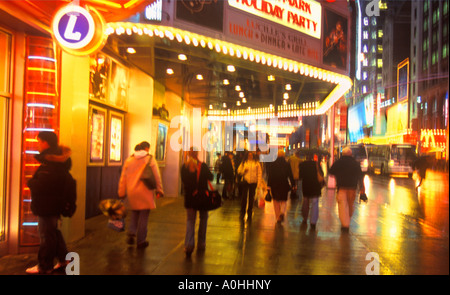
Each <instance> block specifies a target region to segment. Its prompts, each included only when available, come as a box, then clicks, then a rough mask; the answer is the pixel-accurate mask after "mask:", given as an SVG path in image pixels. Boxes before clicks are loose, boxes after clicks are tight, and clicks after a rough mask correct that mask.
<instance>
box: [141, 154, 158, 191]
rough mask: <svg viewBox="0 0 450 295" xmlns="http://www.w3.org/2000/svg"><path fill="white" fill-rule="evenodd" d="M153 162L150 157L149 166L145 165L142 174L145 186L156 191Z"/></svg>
mask: <svg viewBox="0 0 450 295" xmlns="http://www.w3.org/2000/svg"><path fill="white" fill-rule="evenodd" d="M151 161H152V156H151V155H150V159H149V160H148V163H147V165H145V167H144V170H143V171H142V174H141V178H140V179H141V180H142V182H143V183H144V184H145V186H146V187H147V188H148V189H149V190H154V189H156V179H155V175H154V174H153V170H152V167H151V166H150V162H151Z"/></svg>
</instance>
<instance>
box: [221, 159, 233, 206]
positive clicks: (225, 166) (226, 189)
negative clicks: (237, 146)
mask: <svg viewBox="0 0 450 295" xmlns="http://www.w3.org/2000/svg"><path fill="white" fill-rule="evenodd" d="M221 167H222V168H221V171H222V179H223V180H224V181H225V183H224V185H223V188H222V198H224V199H228V198H232V197H233V192H234V189H233V187H234V177H235V173H234V167H233V153H231V152H226V153H225V156H224V157H223V158H222V166H221ZM229 194H230V195H229Z"/></svg>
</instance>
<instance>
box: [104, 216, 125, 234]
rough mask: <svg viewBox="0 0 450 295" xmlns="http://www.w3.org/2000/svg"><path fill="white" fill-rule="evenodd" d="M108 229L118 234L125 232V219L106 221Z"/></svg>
mask: <svg viewBox="0 0 450 295" xmlns="http://www.w3.org/2000/svg"><path fill="white" fill-rule="evenodd" d="M108 228H110V229H113V230H115V231H118V232H123V231H125V219H124V218H121V219H112V218H110V219H109V220H108Z"/></svg>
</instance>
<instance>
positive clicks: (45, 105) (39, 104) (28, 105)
mask: <svg viewBox="0 0 450 295" xmlns="http://www.w3.org/2000/svg"><path fill="white" fill-rule="evenodd" d="M27 107H38V108H47V109H54V108H55V106H54V105H52V104H47V103H27Z"/></svg>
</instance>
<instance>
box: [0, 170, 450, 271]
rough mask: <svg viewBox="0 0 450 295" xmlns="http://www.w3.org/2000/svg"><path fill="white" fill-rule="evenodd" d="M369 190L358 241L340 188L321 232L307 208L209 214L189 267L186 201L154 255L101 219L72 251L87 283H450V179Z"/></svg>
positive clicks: (357, 218)
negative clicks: (384, 279) (325, 279)
mask: <svg viewBox="0 0 450 295" xmlns="http://www.w3.org/2000/svg"><path fill="white" fill-rule="evenodd" d="M365 184H366V188H367V190H366V191H367V195H368V197H369V201H368V203H367V204H365V203H363V204H358V203H357V204H355V213H354V216H353V219H352V223H351V226H350V234H343V233H341V231H340V222H339V218H338V212H337V206H336V200H335V196H334V194H335V192H334V190H333V189H328V190H327V189H324V190H323V194H322V198H321V200H320V202H319V206H320V208H319V221H318V224H317V228H316V230H315V231H313V230H311V228H310V227H309V225H307V224H304V223H302V220H303V219H302V217H301V213H300V212H301V202H300V201H298V200H293V201H288V206H287V210H288V212H287V216H286V219H285V221H284V222H283V223H282V224H281V225H277V224H276V222H275V219H274V214H273V206H272V203H266V205H265V208H263V209H262V208H257V207H255V208H254V216H253V221H252V222H251V223H248V222H241V221H239V218H238V217H239V212H240V201H239V200H225V201H224V204H223V206H222V208H220V209H218V210H215V211H212V212H210V214H209V220H208V231H207V247H206V251H205V252H200V253H199V252H194V254H193V255H192V258H191V259H186V258H185V255H184V251H183V250H184V233H185V210H184V208H183V198H182V197H180V198H162V199H159V200H158V202H157V206H158V207H157V209H156V210H154V211H152V213H151V214H150V221H149V222H150V223H149V229H148V231H149V234H148V241H149V243H150V245H149V247H148V248H146V249H136V248H135V247H130V246H128V245H126V243H125V240H126V234H125V233H123V232H122V233H118V232H115V231H112V230H111V229H108V228H107V227H106V217H104V216H97V217H94V218H90V219H88V220H87V221H86V236H85V237H84V238H83V239H81V240H79V241H77V242H76V243H72V244H70V245H68V246H69V251H73V252H76V253H78V255H79V258H80V274H81V275H94V274H104V275H134V274H138V275H342V274H348V275H366V274H380V275H430V274H433V275H448V274H449V257H448V256H449V236H448V224H449V215H448V174H444V173H440V172H433V171H430V172H429V173H428V174H427V178H426V180H425V181H424V183H423V185H422V187H421V188H420V189H419V191H418V192H416V191H415V189H414V181H413V180H412V179H398V178H396V179H391V178H387V177H382V176H376V175H375V176H366V178H365ZM219 188H221V185H219ZM36 257H37V254H36V253H35V254H20V255H8V256H5V257H2V258H0V274H13V275H14V274H17V275H19V274H20V275H21V274H25V269H26V268H27V267H30V266H33V265H34V264H36V261H37V260H36Z"/></svg>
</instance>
